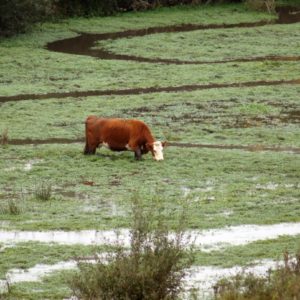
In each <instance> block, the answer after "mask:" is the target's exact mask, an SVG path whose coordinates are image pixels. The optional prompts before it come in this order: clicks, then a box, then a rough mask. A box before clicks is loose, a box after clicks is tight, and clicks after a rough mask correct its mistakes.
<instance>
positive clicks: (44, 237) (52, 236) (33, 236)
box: [0, 223, 300, 252]
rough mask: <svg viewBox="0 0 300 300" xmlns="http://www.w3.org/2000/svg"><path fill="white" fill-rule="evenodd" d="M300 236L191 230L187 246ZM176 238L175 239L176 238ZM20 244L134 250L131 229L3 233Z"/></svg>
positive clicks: (1, 238)
mask: <svg viewBox="0 0 300 300" xmlns="http://www.w3.org/2000/svg"><path fill="white" fill-rule="evenodd" d="M298 234H300V223H279V224H273V225H254V224H250V225H249V224H248V225H239V226H228V227H225V228H220V229H208V230H189V231H187V232H186V234H185V235H184V241H183V242H184V243H185V244H187V245H192V244H193V245H194V246H195V247H197V248H199V249H201V250H202V251H206V252H209V251H212V250H218V249H222V248H225V247H227V246H238V245H245V244H248V243H251V242H255V241H258V240H268V239H275V238H278V237H279V236H282V235H288V236H293V235H298ZM172 236H173V235H171V238H172ZM20 242H42V243H59V244H65V245H74V244H81V245H117V244H118V245H122V246H125V247H128V246H130V231H129V229H120V230H118V231H117V230H82V231H8V230H0V243H1V244H16V243H20Z"/></svg>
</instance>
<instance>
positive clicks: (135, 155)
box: [134, 147, 142, 160]
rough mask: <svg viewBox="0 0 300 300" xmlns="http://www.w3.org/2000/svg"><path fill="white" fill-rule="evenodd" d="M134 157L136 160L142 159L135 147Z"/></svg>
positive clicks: (138, 149)
mask: <svg viewBox="0 0 300 300" xmlns="http://www.w3.org/2000/svg"><path fill="white" fill-rule="evenodd" d="M134 157H135V159H136V160H141V159H142V151H141V148H140V147H137V148H136V149H135V150H134Z"/></svg>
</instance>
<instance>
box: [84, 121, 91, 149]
mask: <svg viewBox="0 0 300 300" xmlns="http://www.w3.org/2000/svg"><path fill="white" fill-rule="evenodd" d="M89 152H90V151H89V141H88V131H87V120H86V121H85V147H84V150H83V154H84V155H87V154H89Z"/></svg>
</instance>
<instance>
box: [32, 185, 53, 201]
mask: <svg viewBox="0 0 300 300" xmlns="http://www.w3.org/2000/svg"><path fill="white" fill-rule="evenodd" d="M51 196H52V184H51V183H49V182H47V181H41V182H39V183H38V184H36V185H35V187H34V197H35V198H36V199H37V200H42V201H48V200H50V199H51Z"/></svg>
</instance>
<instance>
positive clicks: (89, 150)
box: [83, 142, 98, 155]
mask: <svg viewBox="0 0 300 300" xmlns="http://www.w3.org/2000/svg"><path fill="white" fill-rule="evenodd" d="M97 146H98V145H96V144H91V143H88V142H86V143H85V148H84V151H83V153H84V154H85V155H90V154H95V153H96V149H97Z"/></svg>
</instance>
